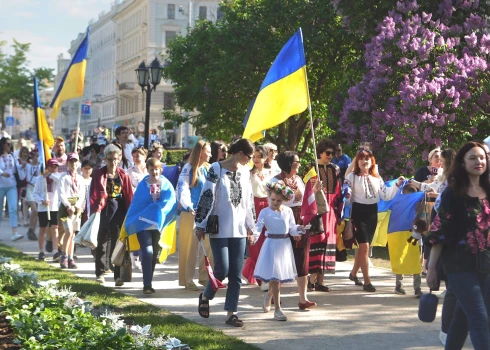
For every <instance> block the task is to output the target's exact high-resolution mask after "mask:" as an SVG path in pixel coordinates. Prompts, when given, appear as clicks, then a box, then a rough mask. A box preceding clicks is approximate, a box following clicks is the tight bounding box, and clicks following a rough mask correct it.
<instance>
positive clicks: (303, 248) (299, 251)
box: [291, 206, 310, 277]
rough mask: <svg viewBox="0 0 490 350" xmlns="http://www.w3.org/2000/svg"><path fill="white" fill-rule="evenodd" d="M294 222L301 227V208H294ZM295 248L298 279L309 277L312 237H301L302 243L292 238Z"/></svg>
mask: <svg viewBox="0 0 490 350" xmlns="http://www.w3.org/2000/svg"><path fill="white" fill-rule="evenodd" d="M291 209H292V210H293V215H294V220H295V221H296V224H297V225H301V206H297V207H292V208H291ZM291 245H292V246H293V254H294V263H295V264H296V271H297V272H298V277H303V276H308V264H309V261H310V237H309V235H308V234H306V235H301V241H296V240H294V238H293V237H291Z"/></svg>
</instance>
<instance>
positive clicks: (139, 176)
mask: <svg viewBox="0 0 490 350" xmlns="http://www.w3.org/2000/svg"><path fill="white" fill-rule="evenodd" d="M131 156H132V157H133V163H134V165H133V166H131V167H130V168H129V169H128V175H129V178H130V179H131V186H133V192H134V191H136V187H138V185H139V183H140V182H141V180H143V178H144V177H145V176H146V175H148V171H146V164H145V160H146V157H147V156H148V150H147V149H146V148H144V147H136V148H133V150H132V151H131Z"/></svg>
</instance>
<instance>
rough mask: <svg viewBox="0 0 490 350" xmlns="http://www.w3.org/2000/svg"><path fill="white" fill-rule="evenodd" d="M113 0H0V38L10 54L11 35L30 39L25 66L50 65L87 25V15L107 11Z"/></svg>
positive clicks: (96, 14)
mask: <svg viewBox="0 0 490 350" xmlns="http://www.w3.org/2000/svg"><path fill="white" fill-rule="evenodd" d="M113 2H114V0H0V41H7V46H6V47H4V49H3V50H4V51H5V52H6V53H7V54H11V53H12V52H13V50H12V49H11V48H10V45H11V44H12V43H13V40H12V39H13V38H15V39H16V40H17V41H19V42H21V43H31V49H30V52H29V53H28V55H27V58H28V60H29V62H30V63H29V68H39V67H46V68H54V69H55V71H54V72H55V74H56V61H57V59H58V55H59V54H60V53H62V54H63V55H64V57H65V58H70V56H69V54H68V49H69V48H70V43H71V41H72V40H75V39H76V38H77V36H78V33H83V32H85V30H86V29H87V26H88V22H89V20H90V19H97V18H99V13H100V12H102V11H105V12H108V11H109V10H110V8H111V3H113Z"/></svg>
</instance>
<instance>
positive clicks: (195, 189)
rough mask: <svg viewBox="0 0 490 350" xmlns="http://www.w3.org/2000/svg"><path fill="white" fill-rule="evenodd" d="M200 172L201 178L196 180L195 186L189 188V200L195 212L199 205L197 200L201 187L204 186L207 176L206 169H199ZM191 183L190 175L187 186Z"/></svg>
mask: <svg viewBox="0 0 490 350" xmlns="http://www.w3.org/2000/svg"><path fill="white" fill-rule="evenodd" d="M200 172H201V174H202V176H199V177H198V178H197V186H195V187H190V190H191V200H192V204H193V205H194V208H193V209H194V210H197V205H198V204H199V198H200V197H201V190H202V186H204V182H205V181H206V176H208V169H206V168H205V167H201V169H200ZM191 183H192V173H191V175H190V176H189V184H191Z"/></svg>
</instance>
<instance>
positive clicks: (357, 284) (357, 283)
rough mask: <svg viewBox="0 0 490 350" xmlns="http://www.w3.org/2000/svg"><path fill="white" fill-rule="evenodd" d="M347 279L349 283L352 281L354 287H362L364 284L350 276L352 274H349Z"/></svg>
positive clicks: (355, 277)
mask: <svg viewBox="0 0 490 350" xmlns="http://www.w3.org/2000/svg"><path fill="white" fill-rule="evenodd" d="M349 279H350V280H351V281H353V282H354V284H355V285H356V286H363V285H364V283H362V282H361V281H359V278H357V276H352V273H350V274H349Z"/></svg>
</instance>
